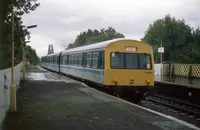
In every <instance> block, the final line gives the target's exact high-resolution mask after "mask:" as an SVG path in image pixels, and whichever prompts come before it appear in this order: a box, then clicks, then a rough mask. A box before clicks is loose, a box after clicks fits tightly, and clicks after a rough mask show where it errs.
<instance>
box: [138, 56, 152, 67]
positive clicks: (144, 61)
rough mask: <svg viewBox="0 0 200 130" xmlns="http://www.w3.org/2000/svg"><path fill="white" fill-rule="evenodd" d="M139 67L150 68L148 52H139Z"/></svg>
mask: <svg viewBox="0 0 200 130" xmlns="http://www.w3.org/2000/svg"><path fill="white" fill-rule="evenodd" d="M139 60H140V69H151V67H152V66H151V55H149V54H140V55H139Z"/></svg>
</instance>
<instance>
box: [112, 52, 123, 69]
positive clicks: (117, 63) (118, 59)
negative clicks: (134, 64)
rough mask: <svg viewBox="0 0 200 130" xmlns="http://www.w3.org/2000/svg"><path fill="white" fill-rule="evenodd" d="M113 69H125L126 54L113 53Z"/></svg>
mask: <svg viewBox="0 0 200 130" xmlns="http://www.w3.org/2000/svg"><path fill="white" fill-rule="evenodd" d="M111 68H113V69H122V68H124V54H123V53H119V52H112V53H111Z"/></svg>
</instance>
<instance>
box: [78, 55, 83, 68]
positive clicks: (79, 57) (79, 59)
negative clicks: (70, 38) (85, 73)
mask: <svg viewBox="0 0 200 130" xmlns="http://www.w3.org/2000/svg"><path fill="white" fill-rule="evenodd" d="M82 57H83V54H79V55H78V66H82Z"/></svg>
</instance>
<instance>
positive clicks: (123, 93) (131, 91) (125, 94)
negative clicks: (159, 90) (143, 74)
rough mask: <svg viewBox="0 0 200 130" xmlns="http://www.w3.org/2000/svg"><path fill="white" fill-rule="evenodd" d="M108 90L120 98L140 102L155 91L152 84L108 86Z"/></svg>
mask: <svg viewBox="0 0 200 130" xmlns="http://www.w3.org/2000/svg"><path fill="white" fill-rule="evenodd" d="M106 89H107V92H108V93H109V94H113V95H115V96H117V97H119V98H122V99H125V100H128V101H131V102H134V103H140V102H141V100H145V97H146V96H148V95H151V94H152V93H153V87H152V86H106Z"/></svg>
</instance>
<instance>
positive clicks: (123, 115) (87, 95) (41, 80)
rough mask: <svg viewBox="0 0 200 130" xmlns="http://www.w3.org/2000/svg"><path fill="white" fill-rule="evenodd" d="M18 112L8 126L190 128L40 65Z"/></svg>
mask: <svg viewBox="0 0 200 130" xmlns="http://www.w3.org/2000/svg"><path fill="white" fill-rule="evenodd" d="M17 95H18V99H17V104H18V112H17V113H16V114H14V115H13V114H9V113H8V114H7V116H6V118H5V121H4V125H3V128H4V130H12V129H20V130H27V129H28V130H45V129H48V130H56V129H57V130H66V129H69V130H90V129H91V130H102V129H103V130H122V129H123V130H124V129H126V130H133V129H134V130H172V129H173V130H175V129H177V130H190V129H198V128H196V127H195V126H193V125H191V124H188V123H186V122H183V121H180V120H178V119H175V118H173V117H170V116H167V115H163V114H160V113H157V112H154V111H152V110H149V109H147V108H143V107H141V106H138V105H135V104H132V103H129V102H127V101H124V100H122V99H119V98H116V97H113V96H110V95H107V94H105V93H103V92H100V91H98V90H96V89H93V88H90V87H88V86H86V85H85V84H83V83H80V82H78V81H75V80H73V79H70V78H67V77H64V76H61V75H59V74H56V73H52V72H49V71H46V70H44V69H42V68H40V67H37V68H35V69H32V71H31V72H27V75H26V80H24V81H22V83H21V87H20V88H19V90H18V94H17Z"/></svg>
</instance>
